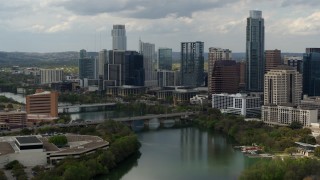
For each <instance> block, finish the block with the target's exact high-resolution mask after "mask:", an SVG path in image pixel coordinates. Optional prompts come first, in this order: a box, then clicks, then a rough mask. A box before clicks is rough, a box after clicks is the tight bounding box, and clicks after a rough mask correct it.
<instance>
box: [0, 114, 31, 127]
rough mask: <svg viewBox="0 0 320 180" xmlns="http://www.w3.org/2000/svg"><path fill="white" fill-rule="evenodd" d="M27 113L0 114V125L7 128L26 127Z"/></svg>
mask: <svg viewBox="0 0 320 180" xmlns="http://www.w3.org/2000/svg"><path fill="white" fill-rule="evenodd" d="M26 122H27V113H26V112H19V111H9V112H0V123H4V124H6V125H7V126H8V127H9V128H11V129H12V128H18V127H19V128H21V127H22V128H23V127H26Z"/></svg>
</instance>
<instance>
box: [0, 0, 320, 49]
mask: <svg viewBox="0 0 320 180" xmlns="http://www.w3.org/2000/svg"><path fill="white" fill-rule="evenodd" d="M311 7H312V8H311ZM0 9H1V13H0V17H1V19H2V20H1V21H0V25H1V26H0V27H2V28H0V38H1V41H2V43H1V45H0V51H23V52H60V51H78V50H79V49H87V50H88V51H96V52H98V51H99V50H101V49H108V50H109V49H111V48H112V37H111V30H112V26H113V25H114V24H124V25H125V26H126V31H127V41H128V48H127V49H128V50H138V45H137V44H138V43H137V42H138V41H139V37H141V38H142V39H144V40H145V41H147V42H151V43H155V45H156V49H157V48H159V47H169V48H172V49H173V51H179V49H180V43H181V42H186V41H202V42H204V43H205V51H206V52H207V51H208V48H209V47H222V48H228V49H231V50H232V51H233V52H245V26H246V18H247V13H248V12H249V10H252V9H258V10H261V11H262V12H263V14H264V19H265V27H266V33H265V34H266V37H265V40H266V46H265V49H281V50H282V52H301V53H302V52H304V49H305V48H306V47H317V46H318V44H317V42H318V40H319V36H318V35H319V34H320V30H319V29H320V28H318V27H319V26H320V23H319V22H318V21H317V19H318V18H319V17H320V13H319V12H318V11H319V9H320V5H319V4H318V3H317V1H315V0H309V1H307V2H304V1H302V0H291V1H289V0H281V1H276V2H275V1H267V0H262V1H259V2H255V1H253V0H238V1H237V0H228V1H222V0H218V1H209V0H201V1H197V2H193V1H183V2H181V1H174V2H170V1H161V2H160V1H154V2H153V3H148V2H147V1H135V0H131V1H121V2H119V3H110V2H109V1H103V2H101V1H98V0H94V1H89V0H81V1H72V0H69V1H65V0H47V1H40V0H35V1H23V2H21V1H16V0H13V1H5V2H3V4H2V6H1V8H0Z"/></svg>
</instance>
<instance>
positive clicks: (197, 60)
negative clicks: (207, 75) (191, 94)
mask: <svg viewBox="0 0 320 180" xmlns="http://www.w3.org/2000/svg"><path fill="white" fill-rule="evenodd" d="M203 51H204V43H203V42H200V41H197V42H182V43H181V67H180V73H181V85H183V86H192V87H199V86H201V85H203V84H204V76H203V73H204V56H203Z"/></svg>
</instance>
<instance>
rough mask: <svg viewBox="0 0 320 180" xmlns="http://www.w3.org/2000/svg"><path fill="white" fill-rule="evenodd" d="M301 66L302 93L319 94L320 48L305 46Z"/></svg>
mask: <svg viewBox="0 0 320 180" xmlns="http://www.w3.org/2000/svg"><path fill="white" fill-rule="evenodd" d="M302 66H303V94H307V95H308V96H320V90H319V89H320V48H307V49H306V53H305V54H304V55H303V65H302Z"/></svg>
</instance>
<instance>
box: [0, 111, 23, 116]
mask: <svg viewBox="0 0 320 180" xmlns="http://www.w3.org/2000/svg"><path fill="white" fill-rule="evenodd" d="M3 114H27V112H26V111H0V115H3Z"/></svg>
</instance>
